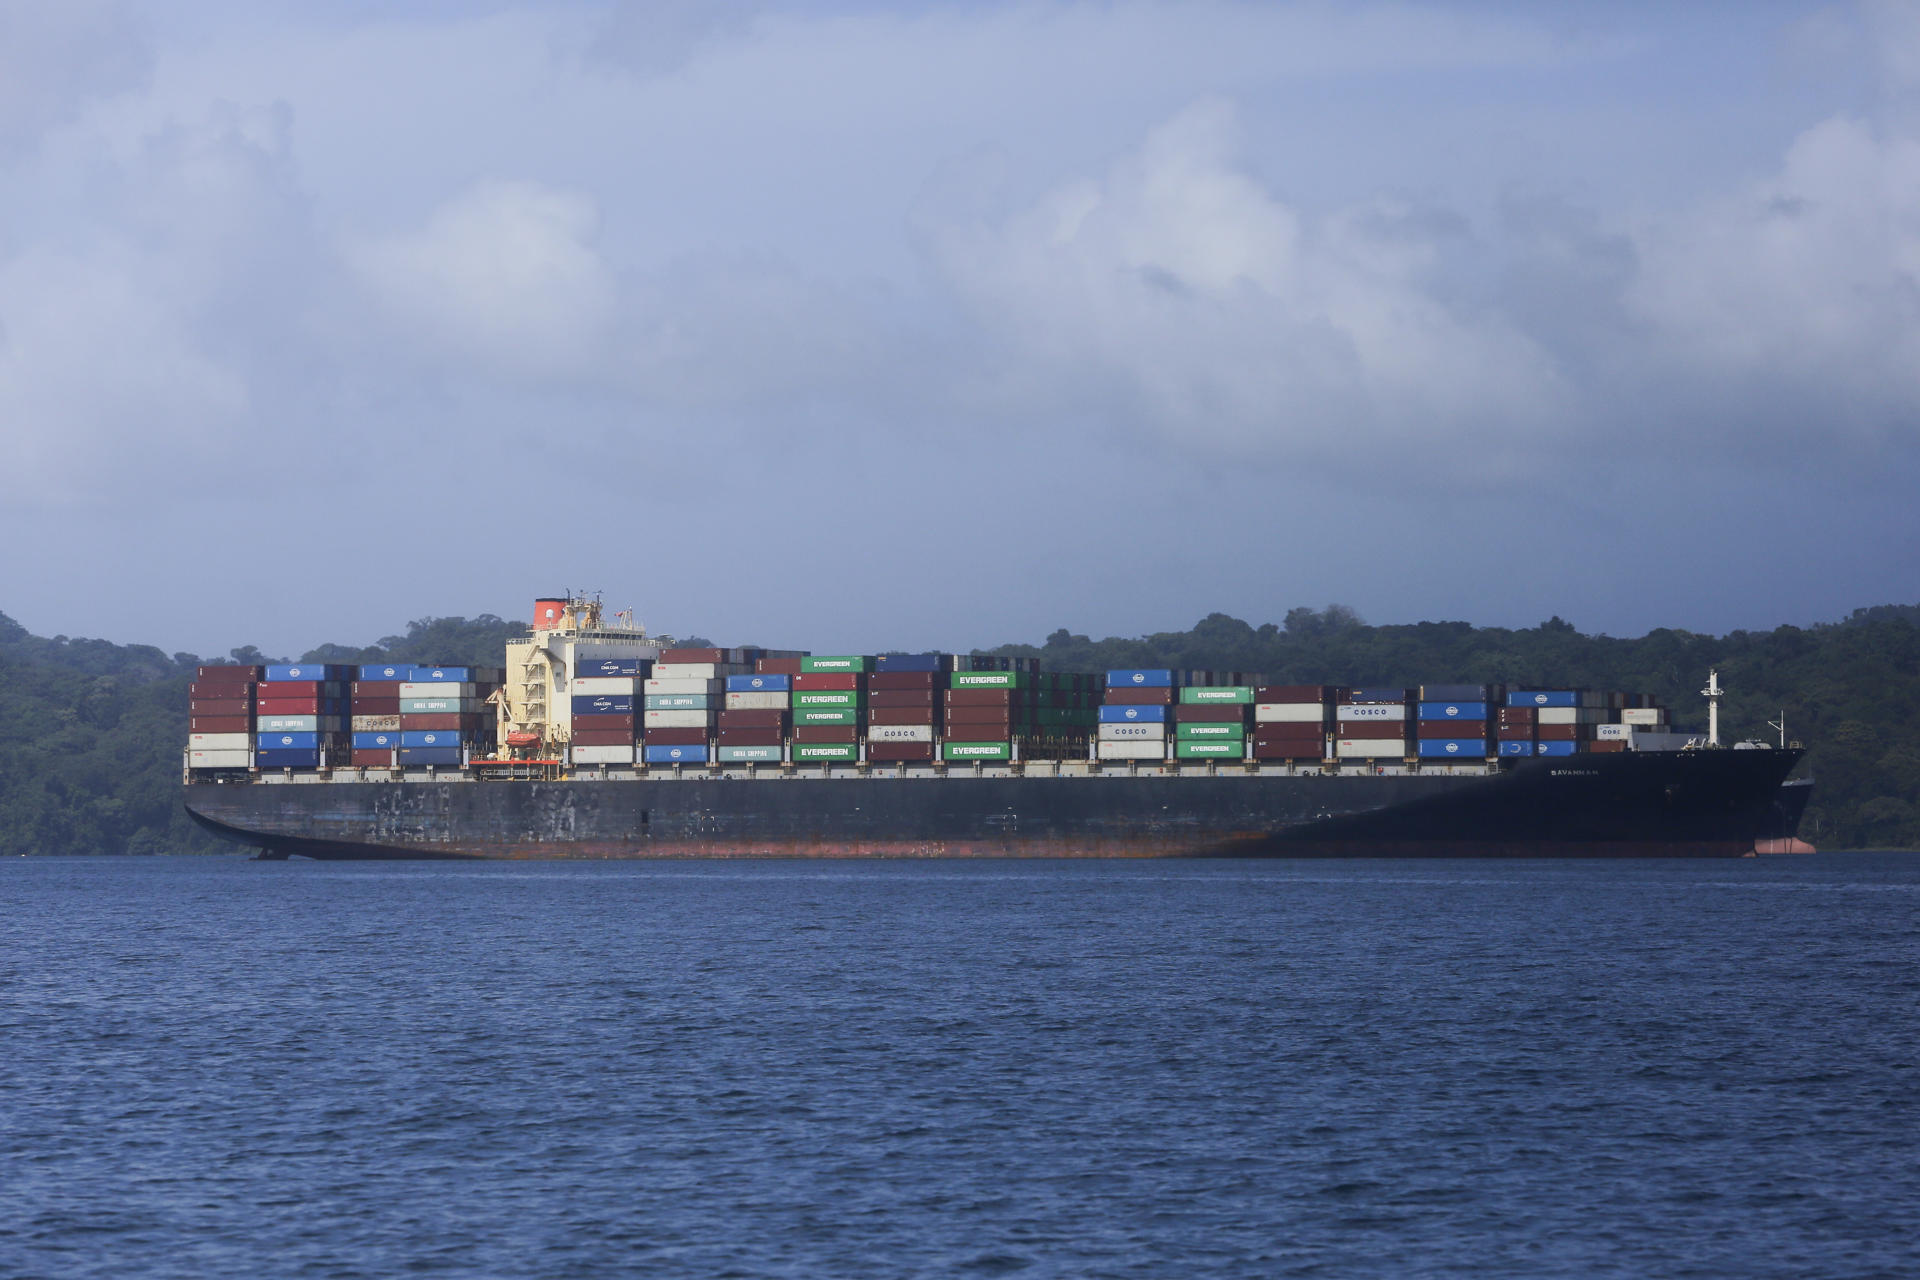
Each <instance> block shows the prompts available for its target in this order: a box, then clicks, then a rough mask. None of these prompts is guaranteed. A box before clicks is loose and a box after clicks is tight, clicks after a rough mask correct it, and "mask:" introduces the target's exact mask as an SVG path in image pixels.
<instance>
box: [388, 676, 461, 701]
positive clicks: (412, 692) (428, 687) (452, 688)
mask: <svg viewBox="0 0 1920 1280" xmlns="http://www.w3.org/2000/svg"><path fill="white" fill-rule="evenodd" d="M479 692H480V687H479V686H478V685H473V684H461V683H459V682H458V681H455V680H403V681H401V682H400V696H401V697H403V698H472V697H477V696H478V695H479Z"/></svg>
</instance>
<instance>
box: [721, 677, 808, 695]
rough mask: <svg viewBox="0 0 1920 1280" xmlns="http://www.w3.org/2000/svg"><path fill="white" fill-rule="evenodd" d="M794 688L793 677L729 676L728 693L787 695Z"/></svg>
mask: <svg viewBox="0 0 1920 1280" xmlns="http://www.w3.org/2000/svg"><path fill="white" fill-rule="evenodd" d="M792 688H793V677H792V676H776V675H744V676H728V677H727V692H728V693H786V692H788V691H789V690H791V689H792Z"/></svg>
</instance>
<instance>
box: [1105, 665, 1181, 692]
mask: <svg viewBox="0 0 1920 1280" xmlns="http://www.w3.org/2000/svg"><path fill="white" fill-rule="evenodd" d="M1173 684H1174V679H1173V672H1171V671H1164V670H1150V669H1141V668H1127V669H1124V670H1120V671H1109V672H1107V687H1108V688H1109V689H1129V688H1131V689H1148V688H1151V689H1168V688H1172V687H1173Z"/></svg>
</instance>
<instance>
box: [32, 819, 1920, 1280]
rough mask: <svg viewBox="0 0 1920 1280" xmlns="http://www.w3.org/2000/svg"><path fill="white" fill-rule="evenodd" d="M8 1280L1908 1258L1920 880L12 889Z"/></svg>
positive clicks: (1279, 878)
mask: <svg viewBox="0 0 1920 1280" xmlns="http://www.w3.org/2000/svg"><path fill="white" fill-rule="evenodd" d="M0 911H3V914H0V1275H3V1276H6V1277H18V1276H60V1277H68V1276H75V1277H91V1276H98V1277H108V1276H111V1277H126V1276H161V1277H174V1276H177V1277H215V1276H246V1277H255V1276H274V1277H290V1276H383V1277H384V1276H393V1275H397V1274H402V1273H414V1274H448V1275H459V1276H606V1275H645V1276H668V1277H671V1276H699V1277H709V1276H762V1275H774V1276H806V1277H813V1276H875V1277H898V1276H919V1275H926V1276H943V1275H965V1274H973V1273H984V1274H989V1275H992V1274H1000V1273H1010V1272H1021V1273H1023V1274H1026V1275H1032V1276H1055V1275H1058V1276H1190V1275H1200V1274H1204V1275H1218V1276H1293V1275H1299V1276H1340V1277H1346V1276H1412V1275H1460V1276H1474V1277H1486V1276H1528V1277H1537V1276H1596V1275H1619V1276H1648V1275H1661V1276H1689V1275H1697V1276H1793V1277H1803V1276H1827V1275H1832V1276H1842V1275H1845V1276H1864V1275H1912V1274H1915V1273H1916V1272H1920V1143H1917V1142H1916V1139H1917V1138H1920V968H1917V967H1916V962H1917V961H1920V954H1917V952H1920V945H1917V942H1920V857H1917V856H1901V855H1852V856H1846V855H1842V856H1828V855H1822V856H1819V857H1815V858H1798V859H1767V860H1760V861H1757V862H1756V861H1746V862H1728V863H1557V864H1519V865H1505V864H1493V863H1457V864H1431V863H1387V864H1371V863H1370V864H1338V863H1333V864H1329V863H1311V864H1298V863H1294V864H1286V863H1279V864H1257V865H1254V864H1244V863H1231V864H1229V863H1150V864H1140V863H1124V864H1060V865H1051V864H1035V863H1019V862H1016V863H1001V864H988V865H960V864H910V863H856V864H818V863H816V864H794V863H778V864H752V865H742V864H693V865H661V864H648V863H628V864H616V865H601V866H585V865H582V866H571V865H536V866H500V865H493V866H452V865H447V866H434V865H393V866H371V867H369V866H359V867H355V866H347V865H321V864H314V863H298V862H296V863H285V864H260V863H242V862H231V861H225V860H215V859H197V860H188V859H171V860H165V859H163V860H120V859H114V860H107V859H102V860H93V861H41V860H16V861H13V862H11V863H8V864H0Z"/></svg>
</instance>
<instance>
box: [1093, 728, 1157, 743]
mask: <svg viewBox="0 0 1920 1280" xmlns="http://www.w3.org/2000/svg"><path fill="white" fill-rule="evenodd" d="M1098 734H1099V738H1100V741H1102V742H1145V741H1147V740H1149V739H1151V740H1152V741H1154V742H1159V741H1162V740H1163V739H1165V738H1166V736H1167V726H1166V725H1164V724H1103V725H1101V726H1099V729H1098Z"/></svg>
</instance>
